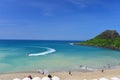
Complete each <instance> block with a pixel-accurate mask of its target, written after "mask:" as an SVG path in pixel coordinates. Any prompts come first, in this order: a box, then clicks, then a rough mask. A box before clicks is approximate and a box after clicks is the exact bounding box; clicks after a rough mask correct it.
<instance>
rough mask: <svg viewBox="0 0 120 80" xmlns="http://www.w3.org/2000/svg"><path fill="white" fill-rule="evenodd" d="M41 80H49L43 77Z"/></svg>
mask: <svg viewBox="0 0 120 80" xmlns="http://www.w3.org/2000/svg"><path fill="white" fill-rule="evenodd" d="M42 80H50V78H48V77H43V78H42Z"/></svg>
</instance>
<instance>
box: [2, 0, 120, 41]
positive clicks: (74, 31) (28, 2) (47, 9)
mask: <svg viewBox="0 0 120 80" xmlns="http://www.w3.org/2000/svg"><path fill="white" fill-rule="evenodd" d="M106 29H114V30H117V31H118V32H119V33H120V0H0V39H39V40H87V39H91V38H93V37H94V36H96V35H97V34H99V33H101V32H103V31H104V30H106Z"/></svg>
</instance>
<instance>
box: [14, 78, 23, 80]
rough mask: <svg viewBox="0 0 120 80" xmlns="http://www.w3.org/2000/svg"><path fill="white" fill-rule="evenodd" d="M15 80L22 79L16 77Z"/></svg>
mask: <svg viewBox="0 0 120 80" xmlns="http://www.w3.org/2000/svg"><path fill="white" fill-rule="evenodd" d="M13 80H21V79H20V78H14V79H13Z"/></svg>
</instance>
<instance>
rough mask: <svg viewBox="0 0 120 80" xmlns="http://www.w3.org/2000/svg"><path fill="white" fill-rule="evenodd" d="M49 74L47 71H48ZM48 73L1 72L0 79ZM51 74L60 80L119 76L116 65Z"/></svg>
mask: <svg viewBox="0 0 120 80" xmlns="http://www.w3.org/2000/svg"><path fill="white" fill-rule="evenodd" d="M48 74H49V73H48ZM48 74H44V75H43V74H42V73H38V72H36V71H34V72H33V71H29V72H12V73H3V74H0V80H13V79H14V78H20V79H23V78H25V77H27V76H28V75H31V76H32V77H40V78H43V77H46V76H47V75H48ZM50 74H51V75H52V76H58V77H59V78H60V79H61V80H84V79H87V80H92V79H99V78H103V77H105V78H108V79H110V78H112V77H118V78H120V66H118V67H116V68H115V69H104V71H103V72H102V71H101V70H97V71H91V72H80V71H71V75H69V72H67V71H58V72H50Z"/></svg>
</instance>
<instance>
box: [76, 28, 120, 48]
mask: <svg viewBox="0 0 120 80" xmlns="http://www.w3.org/2000/svg"><path fill="white" fill-rule="evenodd" d="M75 44H80V45H89V46H99V47H104V48H111V49H120V36H119V34H118V33H117V32H116V31H115V30H106V31H104V32H103V33H101V34H100V35H98V36H96V37H95V38H93V39H90V40H87V41H84V42H80V43H75Z"/></svg>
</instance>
